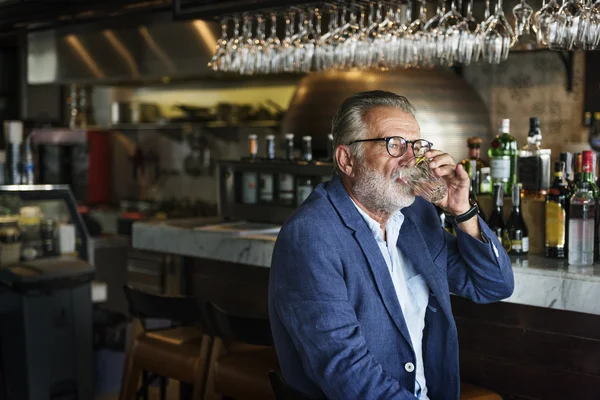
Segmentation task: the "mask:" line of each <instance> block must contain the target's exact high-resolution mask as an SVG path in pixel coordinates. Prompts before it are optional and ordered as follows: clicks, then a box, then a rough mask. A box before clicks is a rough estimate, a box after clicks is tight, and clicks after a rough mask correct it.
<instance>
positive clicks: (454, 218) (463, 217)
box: [444, 204, 479, 225]
mask: <svg viewBox="0 0 600 400" xmlns="http://www.w3.org/2000/svg"><path fill="white" fill-rule="evenodd" d="M478 212H479V208H478V207H477V204H472V205H471V208H469V211H467V212H466V213H464V214H460V215H450V214H447V213H444V214H446V221H448V222H450V223H451V224H452V225H458V224H460V223H462V222H465V221H468V220H470V219H471V218H473V217H474V216H475V215H477V213H478Z"/></svg>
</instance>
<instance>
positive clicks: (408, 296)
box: [353, 201, 429, 400]
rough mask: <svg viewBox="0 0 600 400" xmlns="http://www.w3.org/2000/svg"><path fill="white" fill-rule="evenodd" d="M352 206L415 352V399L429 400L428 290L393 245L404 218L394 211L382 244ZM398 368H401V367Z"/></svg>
mask: <svg viewBox="0 0 600 400" xmlns="http://www.w3.org/2000/svg"><path fill="white" fill-rule="evenodd" d="M353 203H354V201H353ZM354 205H355V206H356V209H357V210H358V212H359V213H360V215H361V216H362V217H363V219H364V220H365V222H366V223H367V225H368V226H369V228H370V229H371V231H372V232H373V236H374V237H375V240H376V241H377V244H378V245H379V249H380V250H381V254H382V255H383V258H384V259H385V263H386V264H387V267H388V270H389V271H390V276H391V278H392V282H393V284H394V288H395V289H396V295H397V296H398V301H399V302H400V307H401V308H402V313H403V314H404V321H405V323H406V326H407V328H408V332H409V333H410V339H411V342H412V347H413V350H414V352H415V360H416V371H415V380H416V382H415V393H414V394H415V397H417V398H418V399H421V400H429V397H428V396H427V385H426V383H425V369H424V366H423V328H425V312H426V311H427V305H428V304H429V287H428V286H427V283H426V282H425V279H423V277H422V276H421V275H420V274H417V272H416V271H415V269H414V268H413V265H412V263H411V261H410V260H409V259H407V258H406V257H405V256H404V254H403V253H402V251H401V250H400V249H399V248H398V246H397V245H396V244H397V242H398V236H399V234H400V228H401V227H402V223H403V222H404V215H403V214H402V212H400V211H398V212H397V213H395V214H393V215H392V216H391V217H390V219H389V220H388V221H387V223H386V226H385V235H386V240H383V233H382V231H381V227H380V226H379V223H378V222H377V221H375V220H374V219H373V218H371V217H370V216H369V215H368V214H367V213H365V212H364V211H363V210H361V209H360V207H358V206H357V205H356V203H354ZM417 251H418V250H417ZM399 367H400V368H404V365H402V366H399Z"/></svg>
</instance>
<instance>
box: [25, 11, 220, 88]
mask: <svg viewBox="0 0 600 400" xmlns="http://www.w3.org/2000/svg"><path fill="white" fill-rule="evenodd" d="M120 25H123V23H122V22H121V24H120ZM219 35H220V29H219V26H218V24H216V23H213V22H207V21H201V20H192V21H183V22H173V21H172V15H171V14H167V15H164V16H163V17H162V18H160V17H156V16H153V17H152V18H150V17H148V18H146V19H139V20H131V21H128V23H127V25H126V27H119V26H115V24H109V23H103V24H101V25H98V24H96V25H86V26H81V27H78V28H77V29H72V30H68V29H64V28H63V29H54V30H47V31H37V32H30V33H29V34H28V36H27V39H28V40H27V42H28V57H27V82H28V83H29V84H48V83H58V84H66V83H90V84H95V85H97V84H104V83H106V84H114V83H128V82H132V83H133V82H149V81H165V80H167V81H168V80H174V79H177V80H181V79H190V78H194V79H199V78H203V77H205V78H206V77H213V78H214V76H215V75H214V72H213V71H211V70H210V69H209V68H208V67H207V63H208V62H209V61H210V58H211V57H212V55H213V53H214V51H215V46H216V40H217V39H218V38H219Z"/></svg>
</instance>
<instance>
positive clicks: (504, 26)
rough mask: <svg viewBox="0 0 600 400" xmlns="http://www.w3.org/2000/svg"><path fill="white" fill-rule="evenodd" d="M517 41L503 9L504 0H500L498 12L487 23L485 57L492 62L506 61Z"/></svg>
mask: <svg viewBox="0 0 600 400" xmlns="http://www.w3.org/2000/svg"><path fill="white" fill-rule="evenodd" d="M515 41H516V37H515V34H514V32H513V30H512V28H511V26H510V24H509V23H508V21H507V20H506V17H505V16H504V11H502V0H498V3H497V4H496V13H495V14H494V16H493V17H492V19H491V21H490V22H489V24H487V28H486V30H485V33H484V36H483V56H484V59H485V60H486V61H487V62H488V63H490V64H499V63H500V62H502V61H505V60H506V59H507V58H508V53H509V50H510V48H511V47H512V46H513V45H514V44H515Z"/></svg>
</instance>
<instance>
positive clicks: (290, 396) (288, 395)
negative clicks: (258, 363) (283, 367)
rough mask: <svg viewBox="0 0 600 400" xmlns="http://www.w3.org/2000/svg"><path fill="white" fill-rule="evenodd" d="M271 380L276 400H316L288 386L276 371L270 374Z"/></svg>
mask: <svg viewBox="0 0 600 400" xmlns="http://www.w3.org/2000/svg"><path fill="white" fill-rule="evenodd" d="M269 380H270V381H271V387H272V388H273V391H274V392H275V399H276V400H316V399H313V398H310V397H308V396H306V395H305V394H304V393H301V392H299V391H297V390H296V389H294V388H293V387H291V386H290V385H288V384H287V382H286V381H284V380H283V378H282V377H281V376H280V375H279V374H278V373H277V372H276V371H271V372H269Z"/></svg>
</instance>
